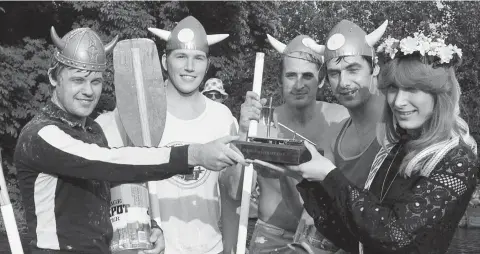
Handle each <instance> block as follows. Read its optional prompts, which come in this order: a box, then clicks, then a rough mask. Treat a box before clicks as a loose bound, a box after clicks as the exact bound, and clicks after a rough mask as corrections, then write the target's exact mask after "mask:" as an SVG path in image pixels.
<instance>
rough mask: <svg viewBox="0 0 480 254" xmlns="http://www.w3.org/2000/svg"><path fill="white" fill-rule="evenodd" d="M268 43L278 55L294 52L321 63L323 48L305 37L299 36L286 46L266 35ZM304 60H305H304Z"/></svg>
mask: <svg viewBox="0 0 480 254" xmlns="http://www.w3.org/2000/svg"><path fill="white" fill-rule="evenodd" d="M267 38H268V42H270V44H271V45H272V47H273V48H275V49H276V50H277V51H278V52H279V53H281V54H283V55H286V56H288V55H291V54H292V53H294V52H303V53H308V54H310V55H312V56H313V57H314V58H316V59H318V60H319V61H321V62H323V54H324V51H325V46H323V45H320V44H318V43H316V42H315V41H314V40H313V39H312V38H310V37H309V36H307V35H299V36H297V37H295V38H294V39H293V40H292V41H290V43H288V45H285V44H284V43H282V42H280V41H279V40H277V39H275V38H274V37H273V36H271V35H269V34H267ZM305 60H306V59H305Z"/></svg>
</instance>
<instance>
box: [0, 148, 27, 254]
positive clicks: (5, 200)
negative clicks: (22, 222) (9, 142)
mask: <svg viewBox="0 0 480 254" xmlns="http://www.w3.org/2000/svg"><path fill="white" fill-rule="evenodd" d="M0 207H1V210H2V217H3V222H4V224H5V229H6V230H7V238H8V243H9V244H10V251H11V252H12V253H13V254H23V247H22V242H21V241H20V234H19V233H18V227H17V221H16V220H15V216H14V215H13V207H12V204H11V203H10V197H9V195H8V190H7V184H6V182H5V176H4V175H3V168H2V155H1V154H0Z"/></svg>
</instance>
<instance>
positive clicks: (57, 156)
mask: <svg viewBox="0 0 480 254" xmlns="http://www.w3.org/2000/svg"><path fill="white" fill-rule="evenodd" d="M233 139H234V138H232V137H225V138H222V139H218V140H215V141H212V142H210V143H207V144H204V145H189V146H179V147H173V148H165V147H160V148H156V147H121V148H105V147H100V146H98V145H96V144H89V143H85V142H83V141H81V140H78V139H75V138H74V137H72V136H70V135H69V134H67V133H65V132H64V131H63V130H61V129H60V128H59V127H58V126H55V125H47V126H44V127H42V128H41V129H40V130H39V131H37V132H35V133H27V134H24V135H21V137H20V138H19V141H18V144H17V149H16V152H15V157H16V158H15V162H16V163H17V164H19V165H22V166H24V167H29V168H32V169H34V170H38V171H41V172H44V173H48V174H56V175H64V176H69V177H76V178H83V179H96V180H103V181H115V182H122V181H147V180H161V179H165V178H168V177H170V176H172V175H175V174H189V173H191V172H192V169H191V168H190V167H189V165H192V166H193V165H201V166H204V167H206V168H208V169H211V170H220V169H223V168H225V167H226V166H229V165H231V164H233V161H237V162H238V161H240V162H242V163H244V160H243V157H242V156H241V155H239V154H236V153H235V152H234V151H232V150H231V149H228V148H227V147H226V146H225V144H227V143H228V142H230V141H231V140H233Z"/></svg>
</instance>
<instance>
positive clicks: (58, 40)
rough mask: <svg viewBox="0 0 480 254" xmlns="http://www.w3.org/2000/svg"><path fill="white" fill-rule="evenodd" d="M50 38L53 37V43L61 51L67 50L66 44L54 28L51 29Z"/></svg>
mask: <svg viewBox="0 0 480 254" xmlns="http://www.w3.org/2000/svg"><path fill="white" fill-rule="evenodd" d="M50 37H52V41H53V43H54V44H55V46H57V48H58V49H59V51H62V50H63V49H64V48H65V46H66V43H65V42H64V41H63V40H62V38H60V37H59V36H58V34H57V32H56V31H55V28H54V27H53V26H52V28H50Z"/></svg>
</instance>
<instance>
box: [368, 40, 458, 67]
mask: <svg viewBox="0 0 480 254" xmlns="http://www.w3.org/2000/svg"><path fill="white" fill-rule="evenodd" d="M377 53H378V55H379V57H380V58H381V60H382V61H383V62H388V61H390V60H392V59H394V58H399V57H405V56H410V55H411V56H418V57H420V60H421V61H422V62H424V63H426V64H432V65H433V67H436V66H454V65H456V64H458V63H460V59H461V58H462V50H461V49H459V48H458V47H457V46H456V45H452V44H448V45H446V44H445V42H444V40H443V39H442V38H439V37H432V36H425V35H424V34H423V33H418V32H417V33H414V34H413V37H410V36H408V37H406V38H403V39H401V40H397V39H395V38H392V37H390V36H389V37H388V38H387V39H385V41H384V42H383V43H382V44H380V46H378V48H377Z"/></svg>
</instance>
